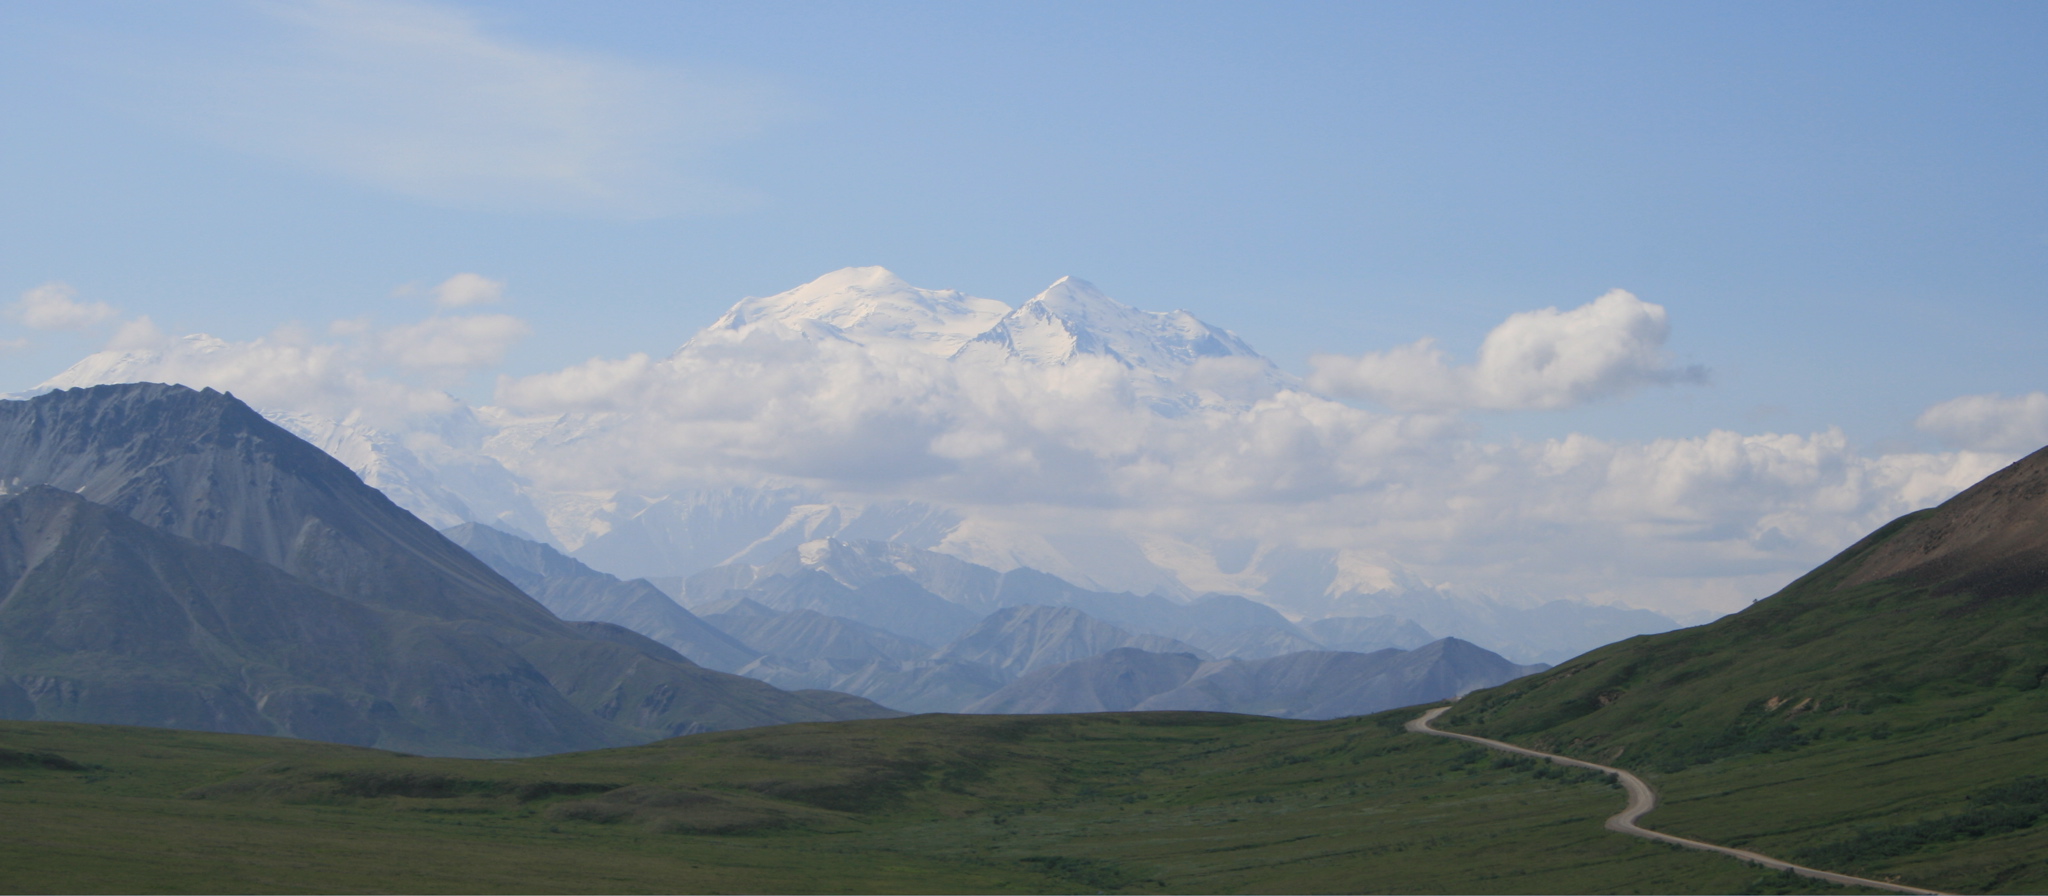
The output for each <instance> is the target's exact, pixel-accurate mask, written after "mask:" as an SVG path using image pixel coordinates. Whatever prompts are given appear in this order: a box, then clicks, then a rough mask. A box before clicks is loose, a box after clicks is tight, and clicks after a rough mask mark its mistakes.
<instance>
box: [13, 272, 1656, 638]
mask: <svg viewBox="0 0 2048 896" xmlns="http://www.w3.org/2000/svg"><path fill="white" fill-rule="evenodd" d="M1628 301H1630V302H1633V301H1634V300H1633V299H1632V298H1631V299H1629V300H1628ZM1637 304H1638V305H1640V304H1641V303H1637ZM1646 307H1654V306H1646ZM244 352H245V347H244V346H242V345H241V344H235V343H228V342H225V341H222V340H218V339H212V338H211V337H196V336H195V337H188V338H185V339H182V340H173V341H170V342H163V343H158V344H154V345H151V346H147V347H142V348H134V349H124V350H110V351H106V352H102V353H100V354H97V355H94V356H92V357H90V358H87V359H85V360H84V361H82V362H80V363H79V364H78V365H76V366H74V367H73V368H72V369H70V370H67V371H65V372H64V373H62V374H60V375H59V376H56V377H53V378H52V379H51V380H49V381H48V382H46V383H45V384H43V387H44V388H61V387H70V386H77V385H85V384H91V383H97V382H108V381H121V380H131V379H150V378H154V379H165V380H173V381H176V380H181V379H183V380H194V381H199V380H213V379H222V378H227V379H233V378H234V377H235V376H237V375H238V374H230V373H229V371H231V370H242V369H245V367H246V364H245V363H244V362H243V361H242V360H240V359H241V358H242V357H243V353H244ZM378 389H381V387H375V386H374V384H367V383H360V382H352V381H349V382H342V383H340V384H337V385H336V386H335V387H334V388H332V389H324V391H322V390H316V391H320V393H321V394H322V395H323V396H329V393H331V396H330V397H322V398H320V399H318V400H313V401H308V402H305V403H302V404H301V405H300V406H290V405H269V406H264V407H263V408H262V410H263V411H264V412H265V413H266V414H268V415H270V416H271V417H272V418H273V419H275V420H276V421H278V422H279V423H280V424H282V425H284V426H286V427H287V428H290V429H292V430H293V431H294V432H297V433H299V434H300V435H302V436H304V437H305V438H307V439H308V440H309V441H312V442H313V443H314V444H316V445H319V446H320V447H321V448H323V449H324V450H327V451H329V452H330V453H332V454H333V455H334V456H336V457H337V458H339V459H341V460H343V461H344V462H345V463H347V464H348V465H349V466H350V467H351V468H353V469H355V470H357V471H358V473H360V474H361V475H362V476H363V478H364V480H365V481H366V482H369V483H370V484H372V485H374V486H376V487H378V488H379V489H381V490H383V491H385V492H386V494H388V495H390V496H391V497H392V499H393V500H394V501H397V502H398V503H400V504H401V505H402V506H405V507H406V508H407V509H409V510H412V511H413V512H415V513H416V514H417V515H419V516H420V517H421V518H422V519H424V520H426V521H428V522H430V523H432V524H433V525H435V526H437V527H444V528H445V527H448V526H453V525H458V524H461V523H464V522H481V523H486V524H489V525H491V526H494V527H497V528H499V529H502V530H505V531H507V532H511V533H515V534H518V535H521V536H523V537H526V538H529V539H532V540H535V541H540V542H544V543H547V544H549V545H551V546H553V547H555V548H557V549H559V550H561V551H562V552H563V553H565V554H566V555H568V556H570V557H573V558H575V559H577V560H579V561H582V562H584V563H586V564H587V565H589V566H591V567H592V568H595V569H597V570H600V571H603V572H606V573H610V574H613V575H616V576H619V577H621V578H625V579H633V578H648V579H651V580H653V581H655V582H657V583H665V584H667V586H668V587H670V588H671V590H675V587H674V586H673V584H672V582H671V580H678V579H683V578H687V577H689V576H693V575H696V574H699V573H701V572H703V571H705V570H708V569H711V568H714V567H719V566H748V565H760V564H764V563H767V562H770V561H771V560H773V559H774V558H776V557H777V556H779V555H782V554H784V553H785V552H787V551H789V550H791V549H793V548H795V547H797V546H798V545H801V544H805V543H808V542H813V541H816V540H818V539H820V538H835V539H838V540H840V541H842V542H862V541H879V542H887V543H892V544H897V545H902V546H904V547H906V548H914V549H920V550H928V551H932V552H936V553H940V554H945V555H949V556H952V557H956V558H959V559H961V560H965V561H969V562H972V563H975V564H979V565H982V566H986V567H989V568H992V569H996V570H1002V571H1010V570H1017V569H1030V570H1038V571H1041V572H1044V573H1047V574H1050V575H1053V576H1056V577H1058V578H1060V579H1062V580H1064V581H1067V582H1071V583H1073V584H1074V585H1075V586H1077V587H1080V588H1083V589H1087V590H1092V591H1100V592H1125V591H1128V592H1132V593H1136V594H1141V595H1145V594H1157V595H1161V596H1164V597H1167V598H1169V599H1174V600H1185V599H1193V598H1196V597H1199V596H1201V595H1204V594H1211V593H1222V594H1234V595H1242V596H1246V597H1250V598H1254V599H1256V600H1258V601H1261V602H1263V603H1265V604H1267V605H1269V606H1272V607H1274V608H1277V609H1279V610H1280V611H1282V612H1283V613H1285V614H1286V615H1287V616H1288V617H1289V618H1290V619H1293V620H1297V621H1313V620H1316V619H1320V618H1324V617H1351V616H1383V615H1392V616H1396V617H1397V618H1405V619H1412V620H1415V621H1417V622H1419V623H1420V624H1421V626H1422V628H1425V629H1427V630H1429V631H1431V632H1432V633H1435V634H1438V635H1454V636H1458V637H1462V638H1465V639H1468V640H1471V641H1474V642H1475V643H1479V644H1482V645H1484V646H1487V647H1489V648H1491V649H1495V650H1498V651H1501V652H1503V653H1504V654H1505V655H1507V656H1508V657H1509V658H1511V659H1513V660H1515V661H1517V662H1538V661H1542V662H1552V661H1556V660H1559V659H1563V658H1565V657H1569V656H1571V655H1574V654H1576V653H1579V652H1581V651H1583V650H1584V649H1587V648H1589V647H1592V646H1596V645H1598V644H1601V643H1606V642H1608V641H1610V640H1613V639H1614V638H1617V637H1624V636H1626V635H1629V634H1635V633H1638V632H1643V631H1655V630H1662V629H1667V628H1670V627H1672V626H1674V625H1675V624H1676V623H1675V622H1673V621H1672V620H1671V619H1669V618H1667V617H1664V616H1660V615H1658V614H1655V613H1651V612H1648V611H1641V610H1628V609H1624V608H1620V607H1610V606H1596V605H1593V604H1588V603H1582V602H1579V601H1576V600H1568V601H1567V600H1539V599H1536V595H1537V594H1538V593H1541V592H1529V593H1518V592H1515V591H1502V590H1499V589H1496V588H1487V587H1481V588H1459V587H1452V586H1446V585H1443V584H1441V583H1438V582H1434V581H1431V580H1428V579H1425V578H1423V577H1421V576H1418V575H1416V574H1415V573H1413V572H1410V571H1408V570H1407V569H1406V568H1405V567H1404V566H1403V565H1402V564H1401V563H1400V562H1397V561H1396V560H1395V559H1394V557H1393V555H1392V554H1391V553H1390V551H1391V550H1393V548H1394V546H1395V545H1396V544H1397V543H1401V542H1402V540H1403V539H1406V538H1408V535H1407V534H1405V533H1406V532H1407V530H1406V529H1404V528H1402V527H1400V526H1396V525H1394V520H1395V517H1394V516H1391V515H1389V514H1391V513H1393V511H1392V509H1391V508H1386V507H1379V508H1375V507H1370V506H1367V505H1364V504H1359V503H1358V502H1359V501H1379V500H1380V499H1381V496H1384V495H1385V494H1388V493H1387V492H1386V491H1385V487H1386V486H1387V485H1389V484H1392V483H1399V482H1408V483H1414V482H1419V481H1423V480H1431V479H1434V478H1435V477H1438V476H1439V475H1440V474H1441V473H1442V472H1443V471H1434V472H1432V471H1430V470H1425V469H1421V468H1416V467H1414V466H1413V465H1414V464H1416V463H1428V461H1426V460H1425V459H1426V458H1428V457H1430V456H1431V452H1432V451H1433V449H1428V448H1426V447H1424V443H1423V442H1420V441H1414V440H1415V439H1423V438H1424V435H1425V431H1424V429H1418V428H1417V427H1424V428H1427V427H1432V426H1435V427H1441V426H1447V425H1452V424H1451V423H1450V422H1449V421H1447V420H1442V419H1439V420H1436V422H1434V423H1432V422H1430V421H1429V420H1427V419H1424V418H1423V417H1419V416H1410V417H1376V416H1374V415H1372V414H1368V413H1365V412H1362V411H1357V410H1355V409H1350V408H1347V407H1345V406H1343V405H1341V404H1338V403H1336V402H1333V401H1331V400H1329V399H1327V398H1323V397H1320V396H1318V395H1316V394H1315V393H1314V391H1313V390H1311V389H1310V388H1308V387H1307V386H1306V385H1304V384H1303V383H1302V382H1301V381H1300V380H1299V379H1298V378H1296V377H1294V376H1292V375H1290V374H1288V373H1286V372H1284V371H1281V370H1280V369H1278V368H1277V367H1275V366H1274V365H1273V364H1272V363H1271V362H1270V361H1268V360H1267V359H1265V358H1263V357H1261V356H1260V355H1258V354H1257V353H1256V352H1255V351H1254V350H1252V348H1251V347H1250V346H1248V345H1246V344H1245V343H1244V342H1243V340H1241V339H1239V338H1238V337H1236V336H1235V335H1233V334H1231V333H1230V332H1228V331H1226V330H1222V329H1220V328H1216V327H1213V326H1210V325H1208V324H1206V323H1204V322H1202V321H1200V320H1198V319H1196V318H1194V317H1193V316H1191V315H1188V314H1186V313H1185V312H1171V313H1155V312H1147V311H1140V310H1137V309H1133V308H1130V307H1128V306H1125V305H1123V304H1121V303H1118V302H1116V301H1114V300H1113V299H1110V298H1109V297H1107V296H1105V295H1103V294H1102V293H1101V292H1100V291H1098V290H1096V289H1095V288H1094V287H1092V286H1090V285H1089V284H1087V283H1086V282H1084V281H1080V280H1077V279H1074V278H1063V279H1061V280H1060V281H1059V282H1057V283H1055V284H1053V285H1052V286H1051V287H1049V288H1047V289H1046V290H1045V291H1043V292H1042V293H1040V294H1039V295H1037V296H1034V297H1032V298H1031V299H1030V300H1028V301H1025V302H1023V303H1022V304H1020V305H1019V306H1017V307H1015V308H1012V307H1010V306H1008V305H1006V304H1004V303H1001V302H997V301H993V300H989V299H982V298H977V297H973V296H968V295H965V294H962V293H958V292H955V291H949V290H927V289H921V288H917V287H914V286H911V285H909V284H907V283H904V282H903V281H902V280H901V279H899V278H897V277H896V276H895V275H893V274H891V273H890V272H888V271H886V270H883V269H881V268H848V269H845V270H841V271H836V272H833V273H832V274H828V275H826V276H824V277H821V278H819V279H818V280H816V281H813V282H812V283H809V284H805V285H804V286H801V287H799V288H797V289H793V290H790V291H788V292H785V293H781V294H777V295H773V296H768V297H765V298H753V299H747V300H744V301H742V302H740V303H738V304H737V305H735V306H733V308H732V309H731V310H730V311H728V312H727V313H726V314H725V315H724V316H722V317H721V318H719V319H718V320H717V321H715V322H714V323H712V324H711V325H710V326H708V327H706V328H705V329H704V330H702V331H701V332H699V333H697V334H696V335H695V336H693V337H692V338H690V339H689V340H688V341H687V342H685V343H684V344H683V345H682V347H681V348H680V349H678V350H677V351H675V352H674V353H673V354H671V355H669V356H668V357H666V358H663V359H659V360H655V359H652V358H649V357H647V356H644V355H633V356H629V357H627V358H623V359H616V360H603V359H599V360H593V361H591V362H589V363H588V364H585V365H580V366H578V367H575V368H571V369H569V370H565V371H562V372H560V373H557V374H549V375H544V376H537V377H529V378H525V379H520V380H508V381H506V382H505V383H504V384H503V385H502V387H501V388H500V390H499V398H500V401H501V404H500V405H498V406H493V407H478V408H472V407H470V406H467V405H465V404H462V403H461V402H457V401H454V400H453V399H449V398H447V397H446V396H445V395H438V397H437V394H414V393H405V394H396V393H394V394H391V395H387V396H386V397H387V398H388V399H389V400H387V401H380V402H378V403H377V404H375V405H371V404H363V403H360V400H359V398H351V397H348V396H360V395H364V394H368V393H370V392H375V391H377V390H378ZM351 390H353V391H351ZM259 391H266V390H262V389H259ZM351 402H357V403H353V404H352V403H351ZM1432 431H1433V430H1432ZM1429 438H1434V436H1429ZM1425 441H1426V440H1425ZM1410 442H1412V443H1413V444H1412V450H1410V449H1400V448H1399V447H1398V446H1399V445H1401V444H1407V443H1410ZM1389 450H1393V451H1394V455H1391V456H1386V457H1382V455H1384V454H1385V452H1386V451H1389ZM1375 458H1377V459H1375ZM1318 494H1327V495H1329V496H1331V497H1329V498H1327V499H1322V498H1313V499H1311V498H1307V497H1305V496H1314V495H1318ZM1301 500H1315V501H1322V502H1323V504H1322V505H1317V506H1323V505H1327V507H1325V508H1324V509H1323V510H1317V511H1315V512H1314V513H1312V514H1309V515H1307V516H1304V515H1302V512H1300V511H1299V509H1298V508H1297V509H1295V510H1290V509H1287V508H1288V507H1289V506H1293V505H1292V504H1289V503H1287V502H1295V503H1297V504H1298V502H1299V501H1301ZM1276 501H1277V502H1282V503H1277V504H1276V503H1273V502H1276ZM1331 502H1338V503H1343V502H1349V503H1350V506H1348V507H1339V506H1338V504H1336V503H1331ZM1330 514H1335V515H1334V516H1331V515H1330ZM1361 526H1362V527H1364V528H1361ZM1540 580H1541V577H1533V576H1531V577H1518V578H1515V579H1513V581H1518V582H1523V583H1535V582H1538V581H1540ZM1570 596H1574V597H1576V595H1570ZM920 637H921V639H922V640H926V641H928V642H929V641H933V640H943V637H942V636H941V635H940V634H938V633H933V632H927V633H922V634H921V635H920ZM1285 646H1286V645H1280V644H1276V645H1273V649H1275V650H1278V649H1282V648H1283V647H1285ZM1294 646H1296V647H1299V646H1303V645H1294Z"/></svg>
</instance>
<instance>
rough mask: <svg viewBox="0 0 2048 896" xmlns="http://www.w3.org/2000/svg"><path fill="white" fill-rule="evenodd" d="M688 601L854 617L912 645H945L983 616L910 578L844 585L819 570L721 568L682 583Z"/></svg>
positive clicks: (699, 605)
mask: <svg viewBox="0 0 2048 896" xmlns="http://www.w3.org/2000/svg"><path fill="white" fill-rule="evenodd" d="M683 593H684V597H683V599H684V601H685V602H686V603H687V604H689V605H690V606H695V607H702V606H705V605H709V604H717V603H722V602H725V601H730V600H732V599H734V598H742V597H743V598H746V599H748V600H752V601H754V602H755V603H759V604H762V605H764V606H767V607H770V608H772V609H775V610H780V611H783V612H795V611H798V610H812V611H815V612H818V613H822V614H824V615H826V616H836V617H839V618H842V619H851V620H853V621H855V622H859V623H862V624H864V625H869V626H873V627H875V628H879V629H882V630H884V631H888V632H893V633H895V634H897V635H900V636H902V637H905V638H909V639H911V640H914V641H922V642H925V643H927V644H943V643H945V642H947V641H950V640H952V639H953V638H954V637H955V636H957V635H959V634H960V633H961V632H963V631H966V630H967V629H968V628H969V627H971V626H973V625H974V624H975V622H976V621H978V620H979V619H980V618H981V616H982V614H981V613H978V612H976V611H974V610H972V609H969V608H967V607H963V606H961V605H959V604H956V603H953V602H951V601H948V600H946V599H945V598H942V597H939V596H938V595H935V594H933V593H931V592H930V591H926V590H925V589H924V588H922V587H919V586H918V584H917V583H916V582H914V581H911V580H910V579H909V578H908V577H906V576H901V575H894V576H883V577H879V578H874V579H868V580H861V581H857V582H854V583H847V582H842V581H840V580H839V579H836V578H834V577H833V576H832V575H831V574H829V573H827V572H825V571H823V570H818V569H811V568H808V567H799V568H795V569H790V570H787V571H783V570H769V571H764V568H757V567H749V566H721V567H716V568H713V569H710V570H706V571H705V572H702V573H699V574H698V575H695V576H692V577H691V578H690V579H689V580H688V581H687V582H685V583H684V592H683Z"/></svg>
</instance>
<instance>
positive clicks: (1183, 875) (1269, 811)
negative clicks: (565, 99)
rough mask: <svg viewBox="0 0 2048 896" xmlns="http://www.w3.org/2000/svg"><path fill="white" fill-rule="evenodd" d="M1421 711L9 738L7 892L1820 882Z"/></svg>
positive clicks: (1747, 887)
mask: <svg viewBox="0 0 2048 896" xmlns="http://www.w3.org/2000/svg"><path fill="white" fill-rule="evenodd" d="M1411 715H1413V713H1412V712H1406V711H1403V712H1399V713H1386V714H1382V715H1380V716H1374V717H1368V718H1362V719H1347V720H1341V721H1335V722H1303V721H1291V720H1284V719H1269V718H1261V717H1253V716H1234V715H1221V714H1205V713H1121V714H1098V715H1085V716H918V717H913V718H908V719H894V720H886V721H873V722H842V723H831V724H806V725H789V726H782V727H776V728H759V729H748V730H744V731H736V732H721V733H715V734H703V735H693V736H690V737H685V738H679V739H676V740H669V741H663V742H660V743H656V744H649V745H646V746H641V747H628V748H622V749H614V750H603V751H597V752H589V753H574V754H564V755H558V756H547V757H537V758H529V759H518V760H468V759H437V758H421V757H410V756H401V755H397V754H392V753H385V752H380V751H375V750H369V749H363V748H358V747H345V746H339V745H334V744H322V743H314V742H309V741H295V740H285V739H276V738H263V737H252V736H245V735H227V734H212V733H201V732H189V731H169V730H162V729H146V728H122V727H114V726H97V725H80V724H65V723H51V722H0V818H5V819H6V820H7V829H8V836H7V837H5V838H0V868H5V869H7V872H6V874H4V875H0V890H5V891H9V892H50V891H61V892H194V891H200V892H223V893H225V892H256V891H260V892H306V891H320V892H364V891H384V892H391V891H397V892H508V893H511V892H555V893H573V892H657V891H658V892H785V893H803V892H954V893H960V892H1053V893H1056V892H1089V893H1092V892H1132V893H1149V892H1206V893H1228V892H1293V893H1309V892H1347V893H1348V892H1411V893H1427V892H1457V893H1485V892H1507V893H1513V892H1666V893H1687V892H1706V893H1716V892H1723V893H1725V892H1788V890H1785V889H1781V888H1783V887H1786V886H1790V887H1792V888H1793V889H1791V890H1789V891H1790V892H1808V891H1814V888H1815V885H1812V884H1811V883H1810V882H1806V881H1801V880H1791V881H1787V880H1785V879H1782V878H1780V877H1779V876H1778V875H1775V874H1766V873H1764V872H1761V871H1760V870H1758V869H1755V868H1752V867H1750V866H1746V865H1743V864H1741V863H1738V862H1735V861H1732V860H1728V859H1724V858H1720V857H1716V856H1709V855H1704V854H1700V853H1693V852H1687V851H1680V850H1673V849H1670V848H1667V847H1664V846H1659V845H1656V844H1651V843H1647V842H1644V841H1640V840H1633V839H1630V838H1626V837H1620V836H1615V835H1613V834H1609V833H1607V832H1606V831H1603V830H1602V829H1601V828H1600V819H1601V818H1603V817H1605V816H1606V815H1608V814H1610V813H1612V812H1613V811H1614V810H1615V809H1617V808H1618V807H1619V806H1620V803H1621V797H1620V793H1619V791H1617V790H1616V789H1614V788H1613V787H1611V786H1608V785H1606V784H1604V783H1602V782H1600V781H1597V780H1590V781H1589V780H1585V779H1583V778H1579V777H1574V776H1566V775H1560V774H1557V773H1556V772H1553V771H1550V770H1549V769H1548V768H1547V767H1546V768H1545V769H1540V770H1539V769H1538V768H1537V767H1535V766H1534V765H1533V764H1530V763H1521V764H1517V763H1510V762H1506V761H1502V760H1500V759H1499V758H1498V757H1497V755H1496V754H1493V753H1490V752H1489V751H1484V750H1480V749H1476V748H1468V747H1464V746H1461V745H1458V744H1455V743H1452V742H1449V741H1447V740H1443V739H1439V738H1425V737H1418V736H1415V735H1412V734H1406V733H1402V732H1401V731H1400V730H1399V723H1400V722H1401V721H1403V720H1405V719H1406V718H1408V717H1409V716H1411ZM1821 891H1826V892H1840V891H1838V890H1833V889H1826V888H1822V889H1821Z"/></svg>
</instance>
